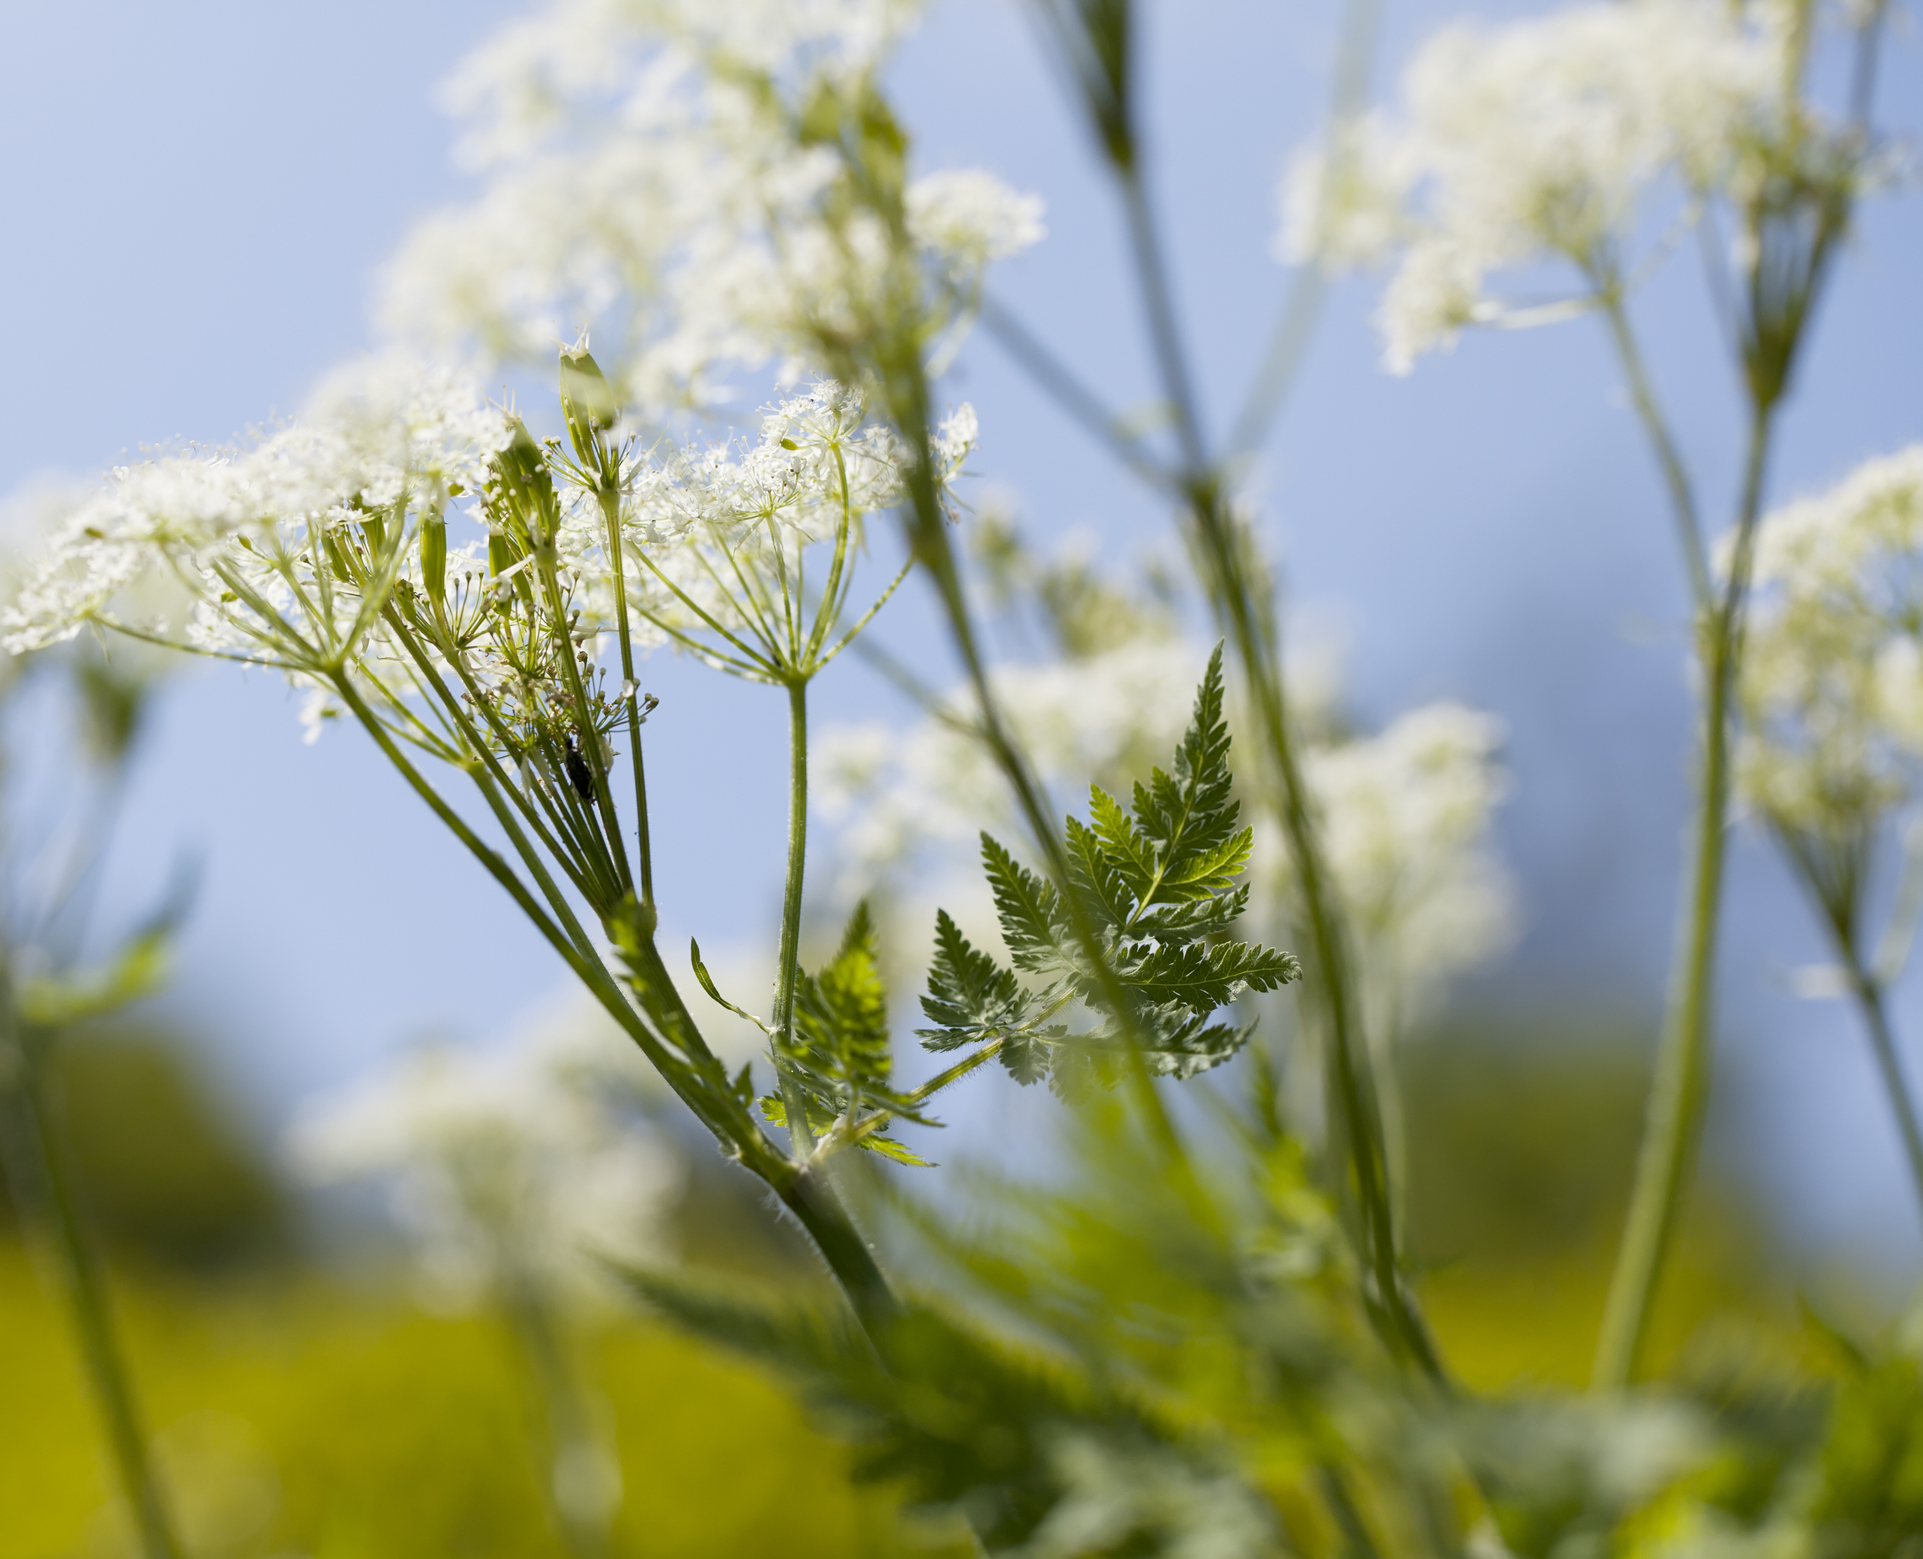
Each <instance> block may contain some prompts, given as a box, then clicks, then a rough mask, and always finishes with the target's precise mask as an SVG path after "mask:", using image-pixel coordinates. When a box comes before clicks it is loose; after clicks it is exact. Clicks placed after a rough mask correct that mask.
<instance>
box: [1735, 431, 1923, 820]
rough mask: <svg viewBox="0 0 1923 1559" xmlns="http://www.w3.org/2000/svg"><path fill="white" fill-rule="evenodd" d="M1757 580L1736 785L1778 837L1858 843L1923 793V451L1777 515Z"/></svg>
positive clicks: (1879, 464)
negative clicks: (1920, 787) (1921, 767)
mask: <svg viewBox="0 0 1923 1559" xmlns="http://www.w3.org/2000/svg"><path fill="white" fill-rule="evenodd" d="M1755 580H1756V588H1757V592H1758V599H1757V603H1756V607H1755V611H1754V614H1753V617H1752V620H1751V623H1750V627H1749V633H1748V643H1747V647H1746V652H1745V655H1744V660H1743V667H1742V678H1741V686H1740V695H1741V698H1742V706H1743V712H1744V717H1745V725H1744V741H1743V747H1742V754H1741V758H1740V761H1739V767H1738V776H1737V777H1738V784H1739V785H1740V787H1741V791H1742V794H1743V796H1744V797H1745V799H1746V800H1747V801H1748V803H1749V804H1750V806H1751V807H1753V808H1754V809H1755V810H1756V811H1757V812H1758V813H1759V814H1760V815H1762V816H1763V817H1764V818H1766V819H1767V820H1768V821H1769V822H1770V823H1772V824H1773V825H1774V826H1776V827H1778V828H1782V829H1786V830H1791V831H1794V832H1796V833H1799V834H1803V835H1807V836H1813V837H1828V838H1831V839H1833V840H1836V841H1839V842H1840V841H1844V840H1849V839H1854V838H1857V837H1859V836H1861V835H1863V834H1864V833H1865V832H1866V831H1867V830H1869V829H1872V828H1874V826H1875V824H1876V823H1877V822H1878V820H1879V819H1881V818H1882V817H1884V816H1885V815H1887V814H1888V813H1889V812H1890V811H1892V810H1894V809H1896V808H1899V807H1901V806H1903V805H1904V804H1905V803H1907V802H1908V801H1909V800H1910V799H1912V798H1913V797H1914V796H1915V794H1916V793H1917V772H1916V760H1917V757H1918V756H1919V755H1923V446H1912V447H1911V448H1909V449H1906V450H1903V451H1902V452H1900V453H1898V454H1895V455H1891V456H1888V457H1885V458H1883V459H1879V460H1872V461H1869V462H1868V463H1866V464H1864V465H1862V466H1860V467H1859V468H1858V469H1857V470H1855V471H1854V472H1852V473H1851V474H1850V475H1849V476H1848V477H1847V478H1845V479H1844V480H1843V481H1842V482H1841V483H1839V484H1838V485H1837V486H1836V487H1834V488H1833V489H1831V490H1830V491H1829V492H1827V493H1824V494H1822V495H1820V496H1818V497H1815V498H1809V499H1805V500H1803V501H1801V502H1798V503H1793V504H1790V505H1788V506H1786V507H1785V508H1783V509H1781V510H1779V511H1777V512H1776V513H1774V514H1772V515H1770V516H1769V517H1768V518H1767V519H1765V520H1764V522H1763V524H1762V526H1761V527H1760V528H1759V530H1758V532H1757V538H1756V562H1755Z"/></svg>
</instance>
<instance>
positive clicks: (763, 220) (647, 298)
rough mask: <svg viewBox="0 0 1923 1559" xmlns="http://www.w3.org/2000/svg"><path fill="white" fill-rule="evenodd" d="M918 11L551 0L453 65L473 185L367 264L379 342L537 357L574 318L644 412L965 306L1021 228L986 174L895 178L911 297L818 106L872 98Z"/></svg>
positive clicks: (832, 3) (892, 0) (878, 2)
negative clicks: (386, 259)
mask: <svg viewBox="0 0 1923 1559" xmlns="http://www.w3.org/2000/svg"><path fill="white" fill-rule="evenodd" d="M918 10H919V7H918V6H915V5H911V4H903V3H899V0H812V3H800V4H789V3H772V0H731V3H729V4H715V3H711V0H651V3H649V0H630V3H616V0H556V3H553V4H550V5H548V6H547V7H546V8H545V9H544V10H542V11H541V12H540V13H538V14H537V15H535V16H533V17H531V18H528V19H526V20H523V21H520V22H516V23H514V24H512V25H510V26H509V27H507V28H505V29H503V30H502V31H501V32H500V33H499V34H497V35H496V36H495V37H494V38H493V39H492V40H490V41H489V42H488V43H486V44H484V45H483V46H482V47H481V48H480V49H479V50H478V51H477V52H476V53H475V54H474V55H473V56H471V57H470V58H469V60H468V61H467V62H466V63H465V64H464V65H463V66H462V67H461V68H460V70H459V71H458V72H457V74H456V76H455V78H454V80H453V81H452V82H451V83H450V85H449V88H448V91H447V101H448V105H449V107H450V108H451V109H452V110H453V111H454V112H455V113H456V114H457V115H458V116H459V117H460V119H461V121H462V123H463V125H464V127H465V128H464V134H463V138H462V142H461V153H462V156H463V158H464V160H466V161H467V162H468V163H469V164H470V165H471V166H473V167H475V168H477V169H478V170H480V171H481V173H482V175H483V178H484V181H485V182H484V185H483V188H482V190H481V192H480V194H479V196H478V197H477V198H476V199H475V200H474V201H473V202H471V203H470V204H468V205H466V206H463V207H459V208H455V209H452V210H448V211H444V212H442V213H440V214H438V215H436V216H434V217H431V218H430V219H428V220H427V221H426V222H424V223H423V224H422V225H421V226H420V227H418V228H417V229H416V230H415V232H414V233H413V234H412V235H411V236H410V237H409V239H408V240H407V242H406V244H405V245H404V246H403V248H402V250H401V252H400V254H399V255H398V256H397V257H396V259H395V260H394V262H393V264H392V265H391V266H390V267H389V270H388V272H387V276H386V281H385V286H384V292H383V303H382V317H383V319H384V320H385V322H386V324H387V325H388V326H389V327H390V328H391V329H392V330H393V331H394V332H396V333H397V334H398V335H399V336H401V337H403V338H407V339H415V340H424V341H427V342H431V343H433V344H435V345H437V346H445V345H447V344H449V343H460V344H462V345H464V346H468V345H472V346H478V347H479V348H480V349H481V350H482V351H484V352H486V353H488V354H491V355H493V356H495V357H498V358H502V359H511V358H521V359H534V358H538V357H540V356H541V355H543V354H544V353H545V352H546V351H547V350H548V349H549V348H550V346H551V344H552V342H553V341H554V340H556V339H557V338H565V337H567V336H570V335H572V334H573V333H574V331H575V330H577V329H578V328H580V327H581V326H582V325H584V324H592V325H593V327H594V330H595V333H596V336H597V339H599V340H600V341H601V343H602V347H603V352H602V356H603V360H604V361H605V362H606V364H607V366H608V368H609V370H610V372H611V373H613V374H614V375H615V376H616V378H617V380H618V381H619V382H620V384H621V387H622V389H623V392H624V397H625V398H626V399H627V400H628V401H629V402H630V403H631V404H634V405H637V406H639V407H641V408H643V409H645V410H648V411H650V412H658V411H661V410H664V409H667V408H673V407H679V406H685V405H688V404H696V405H701V404H708V403H712V402H715V401H717V400H720V399H723V398H725V397H726V395H727V393H728V389H729V379H730V375H732V374H734V373H736V372H738V371H740V370H743V369H746V370H750V371H752V370H757V369H760V368H763V367H764V366H768V365H774V366H776V367H778V368H779V369H780V370H781V372H782V374H783V376H784V377H788V378H794V377H800V376H802V375H803V374H805V373H807V372H810V371H821V370H822V369H824V368H831V367H833V366H834V365H832V364H823V363H822V362H820V361H819V360H818V354H816V353H815V352H814V350H813V346H812V343H814V342H817V341H818V340H819V339H820V338H821V336H822V335H823V333H828V334H835V333H837V332H842V331H854V333H856V334H860V333H862V332H861V327H862V325H863V323H864V322H869V321H872V320H873V319H874V318H876V317H877V316H880V315H885V314H888V313H889V312H890V311H895V312H899V310H900V309H901V308H903V307H912V308H916V309H925V310H926V311H927V313H928V318H929V320H930V321H932V322H933V323H935V324H937V325H941V324H943V323H946V322H948V321H950V320H962V319H965V318H966V316H967V313H968V311H969V300H970V299H971V298H972V295H973V293H974V291H975V289H976V288H977V287H978V285H979V281H980V276H981V272H982V269H983V267H985V266H986V265H987V264H989V263H990V262H991V261H994V260H997V259H1000V258H1003V257H1005V256H1007V255H1011V254H1014V253H1016V252H1018V251H1019V250H1021V249H1023V248H1026V247H1027V246H1028V245H1030V244H1032V243H1034V242H1036V241H1037V240H1038V239H1039V238H1040V237H1041V235H1042V228H1041V220H1040V204H1039V202H1038V201H1036V200H1035V199H1034V198H1033V197H1028V196H1021V195H1017V194H1016V193H1015V192H1014V191H1012V190H1010V189H1008V188H1007V186H1005V185H1004V184H1002V183H1001V182H1000V181H999V180H997V179H995V178H993V177H992V176H991V175H989V174H987V173H985V172H980V171H975V170H963V171H955V172H943V173H934V174H930V175H927V176H925V177H922V178H919V179H910V180H909V181H908V186H907V188H906V191H905V195H904V205H905V212H906V225H907V228H908V232H907V235H906V238H907V243H908V246H909V248H910V249H911V250H912V251H913V253H912V257H911V258H912V261H913V263H915V264H918V265H919V266H920V267H921V269H922V271H923V272H924V282H923V285H922V286H921V289H920V292H921V295H920V297H919V298H917V299H916V300H913V301H912V302H910V301H909V300H905V299H903V298H901V297H899V296H897V291H898V289H899V287H900V282H901V278H900V275H899V273H898V271H897V269H896V267H895V261H896V259H897V256H896V253H895V242H896V241H895V239H894V237H893V236H891V234H890V233H888V232H887V231H886V230H885V229H884V227H883V225H882V224H881V223H880V221H879V220H878V219H877V218H876V216H875V214H874V213H873V212H872V211H869V210H865V209H862V208H861V207H860V203H859V202H854V203H850V202H849V201H848V200H846V199H845V198H843V196H842V194H841V193H838V192H839V191H840V190H841V186H840V184H839V183H838V179H839V176H840V172H841V168H840V162H839V159H838V157H837V156H836V154H835V152H834V150H833V149H832V147H831V146H830V145H829V144H826V142H825V141H824V139H823V137H822V136H821V134H820V133H819V126H818V124H817V121H818V120H820V118H821V116H822V115H823V114H824V113H825V114H826V115H827V116H828V118H830V119H833V118H834V116H835V115H836V114H837V113H838V112H839V111H840V110H839V109H838V108H837V104H840V103H845V102H846V101H852V97H851V95H852V94H858V93H860V92H861V91H864V90H867V89H869V87H870V86H871V84H872V83H873V81H874V80H875V79H876V77H877V74H878V73H879V72H880V71H881V69H882V68H883V67H884V66H885V64H886V61H887V59H888V58H889V56H890V54H891V52H892V50H893V48H894V46H895V44H896V42H897V41H898V40H899V38H900V37H901V35H902V33H903V32H904V31H905V29H906V28H907V27H908V26H909V25H910V24H911V23H912V22H913V21H914V19H915V17H916V15H917V13H918Z"/></svg>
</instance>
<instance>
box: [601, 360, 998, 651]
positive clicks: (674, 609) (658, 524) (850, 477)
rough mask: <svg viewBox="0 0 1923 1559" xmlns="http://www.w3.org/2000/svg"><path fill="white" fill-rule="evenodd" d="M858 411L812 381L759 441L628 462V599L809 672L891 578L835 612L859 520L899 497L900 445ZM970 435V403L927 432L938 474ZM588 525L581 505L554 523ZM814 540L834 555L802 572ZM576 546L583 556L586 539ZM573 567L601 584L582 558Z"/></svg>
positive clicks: (717, 644) (665, 636)
mask: <svg viewBox="0 0 1923 1559" xmlns="http://www.w3.org/2000/svg"><path fill="white" fill-rule="evenodd" d="M864 416H865V407H864V404H863V400H862V397H861V396H859V395H858V394H855V393H853V392H851V391H849V390H845V389H843V388H842V387H840V386H838V385H835V384H830V383H821V384H817V385H816V386H815V388H814V389H812V390H810V391H809V392H808V393H806V394H803V395H799V396H794V397H791V398H790V399H788V400H786V401H783V402H782V403H781V404H780V405H779V406H777V407H776V408H774V409H773V410H772V411H770V412H769V413H768V415H767V416H766V417H765V418H764V420H763V423H762V430H761V438H760V440H759V442H758V443H755V444H752V445H747V446H731V445H710V446H707V447H705V448H704V447H687V448H680V449H674V450H671V451H669V452H667V453H666V454H665V455H662V456H660V457H658V458H656V459H655V460H653V461H651V462H650V463H649V464H647V465H646V466H644V467H642V468H641V469H640V470H639V471H638V472H637V473H636V474H635V476H634V479H633V483H632V487H631V489H630V492H629V494H628V499H627V502H626V504H625V506H624V509H623V516H622V538H623V548H624V552H625V562H624V566H625V567H626V568H627V570H628V572H629V573H630V574H631V575H632V576H633V582H632V583H631V584H630V585H629V587H628V588H629V589H630V591H631V592H632V597H631V599H632V601H633V603H634V609H635V611H636V612H637V614H638V615H639V616H640V617H641V618H642V619H643V620H644V621H645V622H646V623H647V624H648V625H649V626H651V627H652V628H653V629H654V630H655V632H656V634H657V635H658V636H659V638H660V639H662V640H672V641H674V642H675V643H676V644H678V645H680V646H681V647H683V648H685V649H688V650H691V651H692V652H694V653H696V654H698V655H700V656H702V657H703V658H704V659H706V660H708V661H709V662H710V663H711V664H714V665H716V666H719V667H721V668H723V669H726V670H730V671H734V672H736V673H738V674H740V675H743V676H747V677H749V678H751V679H753V680H758V681H768V682H780V681H785V680H788V679H789V678H790V677H793V676H807V675H812V674H813V672H814V671H816V670H818V669H819V668H820V667H821V666H823V665H825V664H826V663H827V662H828V661H829V660H830V659H832V658H833V656H834V655H835V653H836V652H837V651H838V650H839V649H840V648H841V647H842V645H843V644H845V643H846V642H847V640H848V639H849V638H850V637H852V635H853V634H854V633H855V632H856V631H858V630H859V628H860V627H861V626H862V625H863V624H865V623H866V622H867V621H868V619H869V618H870V617H872V616H873V615H874V612H875V611H876V610H878V609H879V607H880V605H881V604H882V602H883V601H885V600H886V599H887V598H888V596H889V595H890V594H892V592H893V590H894V585H893V584H891V585H889V586H888V587H887V588H886V590H884V591H883V592H882V594H881V597H880V599H879V600H877V601H876V602H875V604H874V605H873V606H872V607H870V608H869V609H868V611H867V612H866V613H864V614H863V616H862V617H861V618H859V619H858V620H857V621H856V622H855V623H853V624H844V623H843V621H842V617H843V611H844V608H845V606H846V603H847V600H848V597H849V592H850V590H851V588H852V586H853V582H854V565H855V560H856V556H857V554H858V553H859V552H860V551H861V550H862V545H863V539H864V537H863V531H864V521H865V520H866V519H867V517H868V516H869V515H871V514H873V513H875V512H876V511H878V510H883V509H887V508H890V507H892V506H893V505H895V504H897V503H899V502H900V501H901V500H902V497H903V495H904V486H903V484H904V481H905V477H906V465H907V457H906V454H905V452H904V450H903V448H902V444H901V441H900V439H899V438H898V437H897V436H896V435H895V434H894V433H893V432H891V431H890V430H888V429H886V428H882V427H877V426H874V425H873V424H870V423H867V422H865V421H864ZM975 436H976V434H975V414H974V411H973V409H972V408H970V407H967V406H964V407H962V408H960V409H959V410H958V411H956V412H955V413H954V414H953V415H952V416H951V417H949V418H948V419H947V421H946V422H945V423H944V424H943V426H942V428H941V429H940V431H939V433H938V435H937V437H936V439H935V452H936V459H937V461H938V463H939V470H938V472H937V476H938V479H939V480H940V481H941V482H942V483H943V484H946V483H948V482H951V481H952V480H953V479H954V478H955V477H956V476H958V475H959V474H960V471H961V467H962V462H963V461H964V460H965V459H966V458H967V454H968V451H969V450H970V449H971V448H972V447H973V444H974V441H975ZM597 524H598V521H596V520H595V519H594V518H593V517H591V516H588V515H584V514H579V513H578V512H577V517H576V518H575V519H574V520H573V521H570V522H568V523H567V524H564V526H563V534H564V536H566V535H569V534H571V531H570V525H572V526H575V527H581V526H585V527H587V528H588V530H589V531H590V532H591V531H592V529H593V527H594V526H596V525H597ZM818 546H825V547H827V548H829V549H830V550H831V556H830V558H829V559H828V561H827V562H826V564H825V565H817V570H818V571H817V572H815V573H814V574H813V575H812V576H811V574H810V572H809V568H808V565H807V562H806V556H805V555H806V553H807V550H808V549H809V548H812V547H818ZM574 550H575V551H576V553H577V555H580V556H582V557H584V558H585V557H586V556H587V555H588V554H589V553H590V552H591V550H592V542H591V540H590V542H589V543H588V544H587V545H584V546H581V547H579V548H576V549H574ZM582 577H583V579H584V580H585V581H586V582H587V584H588V585H589V586H590V587H593V586H595V584H596V583H597V577H598V576H597V574H596V572H595V570H594V569H593V567H592V566H584V568H583V571H582ZM899 581H900V576H899V575H898V576H897V578H896V583H899ZM816 592H818V594H816Z"/></svg>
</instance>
